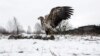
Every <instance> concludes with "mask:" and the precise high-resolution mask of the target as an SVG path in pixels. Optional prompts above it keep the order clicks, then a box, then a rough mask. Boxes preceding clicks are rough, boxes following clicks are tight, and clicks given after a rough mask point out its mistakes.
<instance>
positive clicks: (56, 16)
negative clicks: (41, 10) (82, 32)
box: [45, 6, 73, 28]
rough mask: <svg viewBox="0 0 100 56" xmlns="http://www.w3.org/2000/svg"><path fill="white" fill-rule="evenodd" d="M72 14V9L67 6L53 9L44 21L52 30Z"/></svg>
mask: <svg viewBox="0 0 100 56" xmlns="http://www.w3.org/2000/svg"><path fill="white" fill-rule="evenodd" d="M72 13H73V9H72V8H71V7H69V6H62V7H55V8H53V9H52V10H51V12H50V14H49V15H48V17H47V18H46V19H45V20H46V23H49V24H50V25H51V26H52V27H53V28H55V27H56V26H58V25H59V23H60V22H61V21H62V20H65V19H69V18H70V17H71V15H72Z"/></svg>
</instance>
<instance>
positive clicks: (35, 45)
mask: <svg viewBox="0 0 100 56" xmlns="http://www.w3.org/2000/svg"><path fill="white" fill-rule="evenodd" d="M56 37H58V36H56ZM0 56H100V37H99V36H92V37H91V36H60V38H57V39H55V40H37V39H18V40H14V39H9V40H8V39H0Z"/></svg>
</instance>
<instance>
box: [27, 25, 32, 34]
mask: <svg viewBox="0 0 100 56" xmlns="http://www.w3.org/2000/svg"><path fill="white" fill-rule="evenodd" d="M31 33H32V30H31V27H30V26H28V29H27V34H31Z"/></svg>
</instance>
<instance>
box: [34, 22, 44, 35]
mask: <svg viewBox="0 0 100 56" xmlns="http://www.w3.org/2000/svg"><path fill="white" fill-rule="evenodd" d="M41 31H42V27H41V25H40V24H39V23H36V24H35V33H36V34H40V33H41Z"/></svg>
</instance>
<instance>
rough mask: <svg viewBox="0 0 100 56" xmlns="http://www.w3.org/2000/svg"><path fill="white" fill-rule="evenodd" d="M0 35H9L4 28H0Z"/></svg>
mask: <svg viewBox="0 0 100 56" xmlns="http://www.w3.org/2000/svg"><path fill="white" fill-rule="evenodd" d="M0 34H9V33H8V31H7V30H6V29H5V28H4V27H2V26H0Z"/></svg>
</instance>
